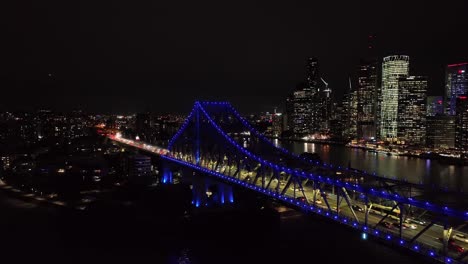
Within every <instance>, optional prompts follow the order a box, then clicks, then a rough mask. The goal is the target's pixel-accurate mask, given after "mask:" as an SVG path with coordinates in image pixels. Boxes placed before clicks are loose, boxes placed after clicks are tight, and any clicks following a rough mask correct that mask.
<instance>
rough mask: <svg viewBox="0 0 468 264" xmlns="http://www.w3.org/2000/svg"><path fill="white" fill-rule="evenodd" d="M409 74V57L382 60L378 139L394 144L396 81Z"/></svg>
mask: <svg viewBox="0 0 468 264" xmlns="http://www.w3.org/2000/svg"><path fill="white" fill-rule="evenodd" d="M408 74H409V57H408V56H405V55H393V56H387V57H385V58H383V63H382V86H381V89H382V98H381V110H380V112H381V114H380V118H381V120H380V138H381V139H383V140H386V141H390V142H394V141H396V139H397V136H398V135H397V130H398V127H397V116H398V80H399V79H400V78H401V77H406V76H408Z"/></svg>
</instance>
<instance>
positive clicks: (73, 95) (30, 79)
mask: <svg viewBox="0 0 468 264" xmlns="http://www.w3.org/2000/svg"><path fill="white" fill-rule="evenodd" d="M421 3H422V2H420V1H419V2H412V3H405V4H403V2H398V1H397V2H395V3H394V5H393V6H395V7H398V8H397V9H394V8H391V7H388V8H381V7H379V6H377V4H375V3H371V2H367V1H361V2H359V3H358V4H356V3H345V4H341V6H340V7H341V8H339V9H335V7H334V5H332V4H326V3H320V4H316V3H297V4H296V5H294V4H290V5H286V6H276V5H274V4H268V5H249V6H245V5H242V4H241V5H240V6H238V7H225V6H222V5H219V4H214V3H212V4H213V7H211V6H210V5H209V4H207V5H203V6H191V4H189V3H186V5H185V8H182V9H181V8H178V7H177V6H172V5H171V4H168V3H167V4H164V5H163V6H153V5H148V6H146V7H147V8H141V7H140V6H138V7H137V6H132V5H130V6H123V3H120V2H118V1H117V2H114V3H113V4H112V5H111V7H112V12H105V11H106V10H107V8H108V7H107V6H93V8H86V7H87V6H86V4H82V5H81V6H79V7H78V8H74V7H71V6H68V4H60V5H51V4H50V5H49V4H44V5H37V4H31V5H30V6H29V7H24V8H25V9H24V12H12V14H15V13H16V14H24V15H15V17H11V19H10V21H9V22H8V23H7V29H8V30H7V36H6V39H9V40H11V41H8V43H7V45H8V50H9V52H8V53H7V56H6V60H5V65H7V67H6V68H5V70H4V71H2V83H3V86H4V87H10V88H9V89H6V90H7V92H6V96H2V99H3V100H0V109H1V110H9V109H18V108H29V109H30V108H34V107H35V108H39V107H53V108H57V109H59V110H61V109H70V108H82V109H84V110H87V111H93V112H110V113H117V112H138V111H142V110H143V109H145V108H148V109H150V110H151V111H157V112H161V111H168V112H172V111H174V112H179V113H186V112H187V111H189V110H190V109H189V108H188V107H187V106H188V105H191V104H192V103H193V102H194V101H195V100H197V99H200V100H229V101H232V102H233V103H234V104H236V105H242V109H245V111H246V112H251V111H266V110H268V109H272V108H273V107H274V106H279V105H280V104H282V103H283V100H284V99H283V98H284V97H285V96H287V95H288V94H289V93H290V92H291V91H292V90H294V87H295V86H296V84H297V82H299V81H301V80H303V79H304V77H305V76H306V72H305V69H304V65H305V62H306V59H307V58H308V57H317V58H318V59H319V61H320V64H321V72H322V74H323V76H324V78H325V79H326V81H327V82H329V83H330V88H331V89H333V90H334V91H335V92H336V95H343V93H344V92H345V91H346V88H347V82H348V78H349V76H351V77H352V79H353V82H354V83H356V82H357V78H356V77H357V70H356V68H357V66H358V65H359V60H360V59H362V58H365V57H367V56H366V53H367V52H368V45H367V37H368V36H369V35H373V36H376V41H375V43H374V44H375V45H373V47H374V50H375V53H376V54H377V55H378V56H379V57H380V58H382V57H384V56H387V55H398V54H402V55H408V56H409V57H410V58H411V67H412V68H414V69H417V70H416V71H413V69H410V71H411V72H413V73H414V74H415V75H424V76H428V78H429V79H428V86H429V87H428V90H429V94H431V95H432V94H433V95H439V94H442V93H443V88H444V78H445V76H444V71H445V66H446V65H447V64H452V63H461V62H466V61H468V59H467V58H468V52H467V51H466V48H465V46H466V45H465V43H466V37H465V35H463V34H459V33H458V30H459V29H460V28H465V27H466V26H467V21H466V20H464V19H461V18H462V17H463V11H464V10H466V9H467V8H466V5H467V4H466V3H465V2H464V1H451V2H450V4H448V3H447V4H446V5H443V6H437V5H435V4H432V3H424V4H423V5H422V4H421ZM12 5H15V4H12ZM13 8H14V9H15V10H21V8H23V7H19V6H13ZM187 10H191V11H187ZM309 10H321V11H320V12H316V13H312V14H313V15H311V14H310V13H309V12H308V11H309ZM330 10H333V13H330V12H326V11H330ZM42 11H43V12H42ZM100 11H103V12H100ZM398 11H400V12H399V15H398V19H393V18H394V16H395V13H398ZM43 13H45V14H47V15H48V17H49V18H48V19H45V18H44V17H43V16H42V14H43ZM26 14H29V16H27V15H26ZM282 14H285V16H284V17H285V19H282V20H278V19H277V18H278V17H281V15H282ZM330 14H332V15H330ZM77 16H78V17H81V16H83V17H86V19H84V20H81V22H79V21H80V20H76V19H74V18H76V17H77ZM239 17H242V18H243V19H242V20H239V19H238V18H239ZM6 18H7V19H8V18H9V17H8V16H7V17H6ZM179 20H180V22H176V21H179ZM77 21H78V22H77ZM186 21H190V22H191V23H188V22H186ZM212 21H216V22H217V23H212ZM344 21H346V23H343V22H344ZM28 25H32V26H31V27H29V26H28ZM106 32H107V33H106ZM447 36H451V37H450V38H447ZM180 94H184V96H183V98H177V96H178V95H180ZM24 95H28V96H24ZM162 95H167V96H168V97H173V98H177V99H178V102H177V103H169V102H167V103H166V102H165V100H158V98H161V97H162ZM260 98H261V101H262V103H261V104H259V103H258V101H259V99H260ZM177 99H176V100H177ZM166 101H167V100H166Z"/></svg>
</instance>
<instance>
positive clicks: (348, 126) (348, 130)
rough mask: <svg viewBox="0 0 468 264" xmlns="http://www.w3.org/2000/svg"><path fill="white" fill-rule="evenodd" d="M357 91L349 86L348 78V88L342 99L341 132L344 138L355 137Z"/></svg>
mask: <svg viewBox="0 0 468 264" xmlns="http://www.w3.org/2000/svg"><path fill="white" fill-rule="evenodd" d="M357 105H358V99H357V91H356V90H355V89H354V90H353V88H352V86H351V79H349V90H348V92H347V93H346V94H345V95H344V97H343V101H342V113H341V119H342V123H343V124H342V126H343V133H342V136H343V138H345V139H354V138H356V135H357V134H356V124H357Z"/></svg>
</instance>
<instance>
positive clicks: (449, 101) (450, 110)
mask: <svg viewBox="0 0 468 264" xmlns="http://www.w3.org/2000/svg"><path fill="white" fill-rule="evenodd" d="M467 92H468V62H464V63H457V64H449V65H447V68H446V71H445V107H446V108H445V111H446V113H447V114H448V115H451V116H454V115H456V110H457V98H458V97H459V96H461V95H466V94H467Z"/></svg>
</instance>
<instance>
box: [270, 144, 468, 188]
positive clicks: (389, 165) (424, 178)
mask: <svg viewBox="0 0 468 264" xmlns="http://www.w3.org/2000/svg"><path fill="white" fill-rule="evenodd" d="M274 143H275V144H276V145H277V146H282V147H284V148H286V149H288V150H289V151H292V152H294V153H296V154H301V153H303V152H311V153H317V154H319V155H320V157H321V159H322V160H323V161H324V162H326V163H331V164H333V165H337V166H338V165H339V166H348V165H349V164H350V165H351V167H352V168H356V169H359V170H364V171H367V172H371V173H372V172H375V173H376V174H377V175H380V176H385V177H388V178H392V179H398V180H403V181H408V182H413V183H423V184H429V185H433V186H436V187H439V188H442V189H448V190H454V191H462V192H468V166H459V165H448V164H442V163H440V162H439V161H437V160H429V159H421V158H414V157H404V156H401V157H400V156H387V155H384V154H380V153H372V152H368V151H364V150H361V149H357V148H349V147H346V146H343V145H329V144H318V143H305V142H298V141H285V142H282V141H279V140H278V139H276V140H274Z"/></svg>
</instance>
